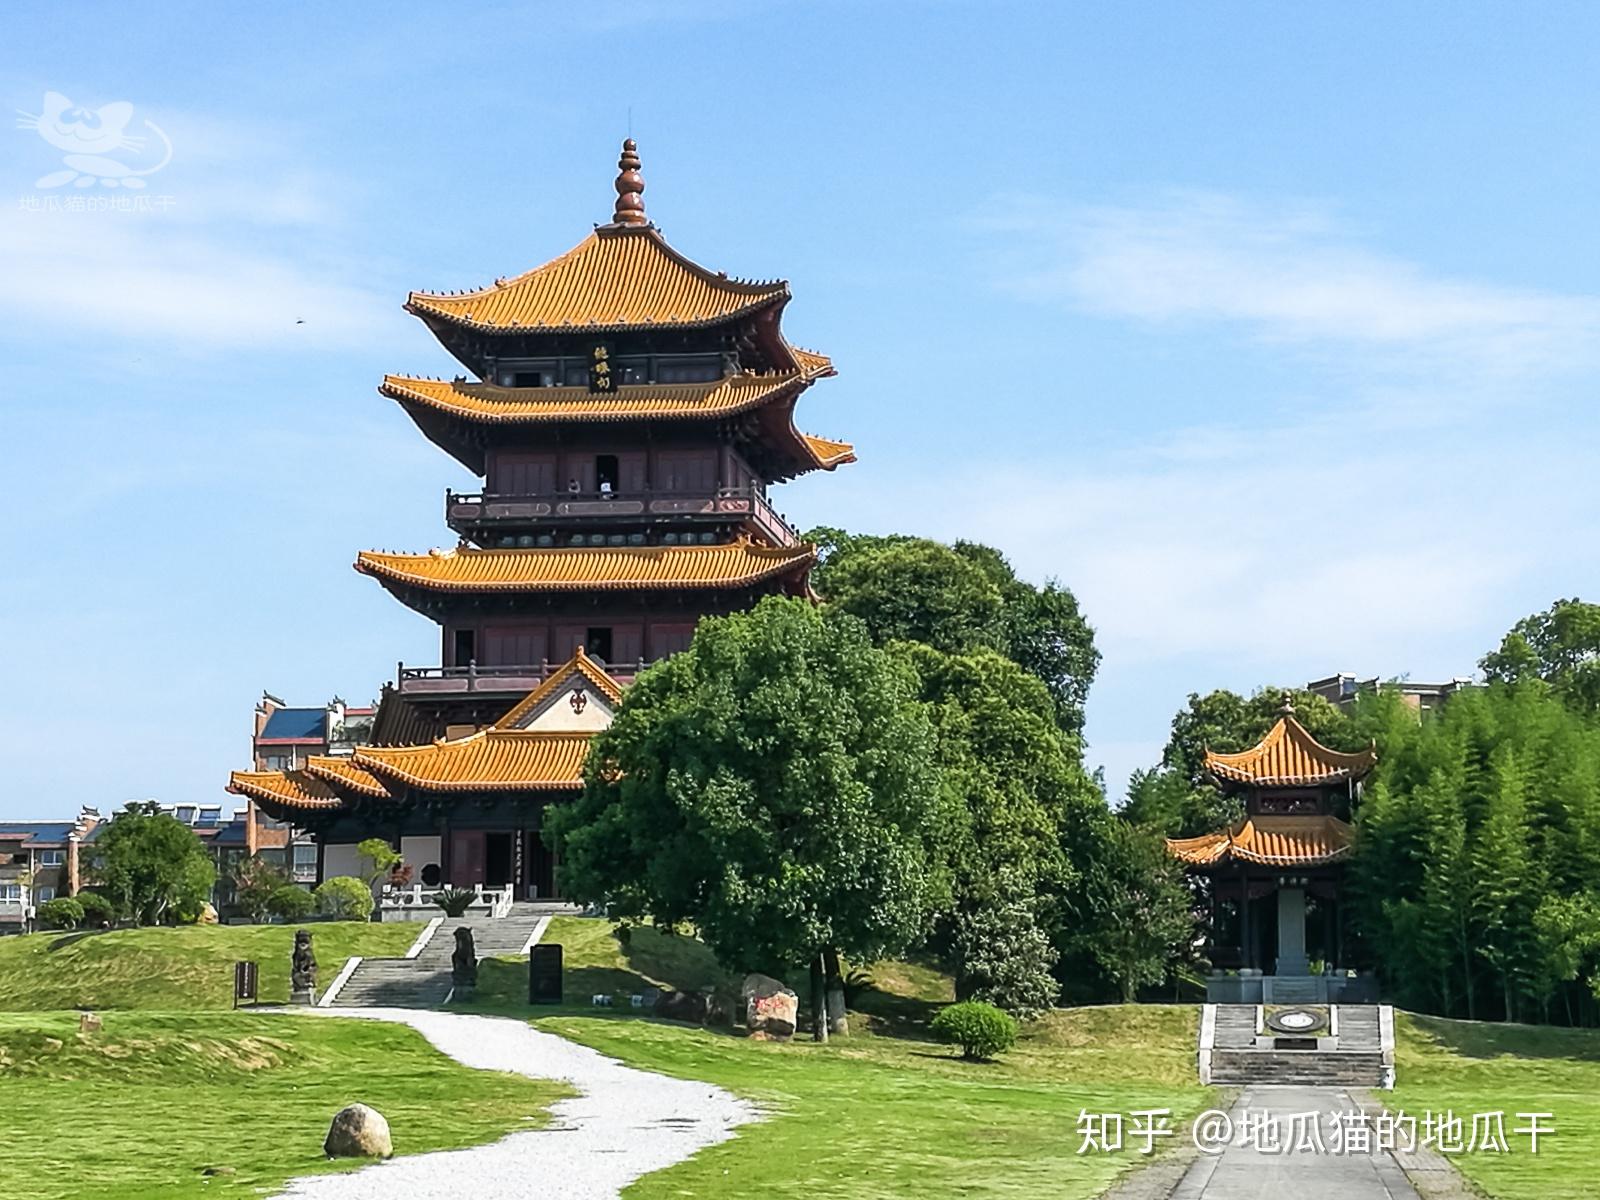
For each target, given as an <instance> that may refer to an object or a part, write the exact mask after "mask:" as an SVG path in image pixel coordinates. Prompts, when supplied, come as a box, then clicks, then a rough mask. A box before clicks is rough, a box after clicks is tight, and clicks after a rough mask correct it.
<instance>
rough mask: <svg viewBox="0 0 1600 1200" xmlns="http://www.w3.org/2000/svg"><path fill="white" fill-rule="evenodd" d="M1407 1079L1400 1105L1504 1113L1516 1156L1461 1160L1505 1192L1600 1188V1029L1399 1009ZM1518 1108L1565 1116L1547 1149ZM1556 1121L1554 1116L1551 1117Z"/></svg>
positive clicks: (1510, 1198)
mask: <svg viewBox="0 0 1600 1200" xmlns="http://www.w3.org/2000/svg"><path fill="white" fill-rule="evenodd" d="M1396 1035H1397V1037H1396V1040H1397V1043H1398V1045H1397V1046H1396V1054H1395V1068H1396V1079H1397V1083H1398V1086H1397V1087H1396V1089H1395V1091H1394V1092H1393V1094H1392V1096H1390V1097H1388V1098H1387V1103H1388V1104H1389V1107H1391V1108H1403V1109H1404V1110H1405V1111H1406V1112H1407V1113H1410V1114H1413V1115H1416V1116H1418V1118H1419V1120H1420V1117H1421V1114H1423V1113H1424V1112H1426V1111H1428V1110H1432V1111H1434V1112H1443V1111H1445V1110H1446V1109H1451V1110H1454V1112H1455V1113H1456V1114H1457V1115H1458V1116H1459V1115H1462V1114H1465V1116H1466V1120H1465V1128H1466V1130H1467V1131H1468V1132H1470V1130H1471V1128H1472V1114H1474V1113H1478V1112H1493V1111H1497V1110H1498V1111H1503V1112H1504V1113H1505V1114H1506V1116H1505V1121H1504V1124H1505V1132H1506V1137H1507V1140H1508V1141H1509V1143H1510V1145H1511V1151H1512V1152H1511V1153H1510V1154H1492V1155H1491V1154H1482V1153H1471V1154H1460V1155H1452V1156H1451V1161H1452V1162H1454V1163H1455V1164H1456V1166H1457V1167H1459V1168H1460V1169H1461V1171H1462V1173H1463V1174H1465V1175H1466V1176H1467V1177H1468V1178H1469V1179H1470V1180H1471V1181H1472V1182H1473V1183H1474V1184H1476V1185H1477V1186H1478V1187H1480V1188H1481V1189H1483V1191H1484V1192H1486V1193H1487V1194H1488V1195H1490V1196H1493V1197H1496V1198H1497V1200H1524V1198H1526V1200H1592V1198H1593V1197H1594V1196H1596V1195H1600V1167H1597V1166H1596V1163H1597V1162H1600V1030H1589V1029H1549V1028H1544V1027H1541V1026H1535V1025H1492V1024H1485V1023H1482V1022H1473V1021H1447V1020H1443V1019H1440V1018H1437V1017H1421V1016H1408V1015H1405V1014H1400V1015H1398V1017H1397V1030H1396ZM1518 1112H1550V1113H1554V1114H1555V1120H1554V1124H1555V1127H1556V1132H1555V1133H1554V1134H1553V1135H1551V1136H1548V1137H1543V1138H1540V1140H1539V1153H1538V1154H1537V1155H1536V1156H1535V1155H1532V1154H1530V1153H1529V1152H1528V1139H1527V1138H1526V1137H1516V1136H1514V1134H1513V1132H1512V1131H1513V1130H1514V1129H1515V1128H1517V1127H1518V1126H1521V1125H1523V1124H1525V1122H1524V1121H1523V1120H1522V1119H1520V1118H1518V1117H1516V1115H1515V1114H1516V1113H1518ZM1546 1124H1549V1122H1546Z"/></svg>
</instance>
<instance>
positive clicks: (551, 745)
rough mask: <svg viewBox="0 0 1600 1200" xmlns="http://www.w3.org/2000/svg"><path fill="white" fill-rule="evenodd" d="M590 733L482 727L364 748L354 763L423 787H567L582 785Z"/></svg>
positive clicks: (444, 789)
mask: <svg viewBox="0 0 1600 1200" xmlns="http://www.w3.org/2000/svg"><path fill="white" fill-rule="evenodd" d="M591 736H592V735H591V734H589V733H548V732H541V733H535V732H532V731H530V730H526V729H484V730H480V731H479V732H477V733H474V734H472V735H471V736H469V737H464V738H457V739H456V740H454V741H449V742H446V741H437V742H434V743H433V744H431V745H428V746H389V747H377V746H363V747H361V748H360V749H359V750H357V751H356V754H355V757H356V762H357V764H358V765H359V766H362V767H364V768H366V769H367V770H369V771H372V772H373V773H374V774H377V775H380V776H382V777H383V778H385V779H388V780H392V781H393V782H396V783H402V784H406V785H408V786H411V787H415V788H421V789H422V790H424V791H436V792H465V791H487V790H491V789H501V788H506V789H522V790H529V789H550V790H557V789H560V790H566V789H571V788H578V787H582V786H583V760H584V758H585V757H586V756H587V755H588V753H589V739H590V737H591Z"/></svg>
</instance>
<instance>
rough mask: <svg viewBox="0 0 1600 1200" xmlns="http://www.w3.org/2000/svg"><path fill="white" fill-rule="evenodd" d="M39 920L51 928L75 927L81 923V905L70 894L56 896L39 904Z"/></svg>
mask: <svg viewBox="0 0 1600 1200" xmlns="http://www.w3.org/2000/svg"><path fill="white" fill-rule="evenodd" d="M39 920H41V921H43V922H44V923H45V924H46V925H48V926H50V928H51V929H76V928H77V927H78V926H79V925H82V924H83V905H81V904H79V903H78V902H77V901H76V900H74V899H73V898H72V897H71V896H57V897H56V898H55V899H54V900H46V901H45V902H44V903H43V904H41V905H39Z"/></svg>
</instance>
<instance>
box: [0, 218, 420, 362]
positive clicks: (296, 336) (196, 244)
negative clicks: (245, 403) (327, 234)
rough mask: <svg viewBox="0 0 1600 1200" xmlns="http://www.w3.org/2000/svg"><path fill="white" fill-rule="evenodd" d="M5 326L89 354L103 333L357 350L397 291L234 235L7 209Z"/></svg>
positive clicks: (159, 222)
mask: <svg viewBox="0 0 1600 1200" xmlns="http://www.w3.org/2000/svg"><path fill="white" fill-rule="evenodd" d="M0 259H4V260H5V261H6V262H7V264H8V267H9V269H10V272H11V277H12V279H13V281H14V283H13V285H12V286H10V287H7V288H6V289H4V290H3V291H0V313H3V314H4V315H5V318H6V321H7V323H8V324H11V325H13V326H18V327H21V328H24V329H30V330H34V331H36V332H37V331H41V330H42V331H43V332H45V333H47V334H51V335H53V336H57V337H59V338H61V339H63V341H62V344H63V347H64V348H68V347H70V348H73V349H75V350H76V351H78V352H82V351H84V350H85V349H86V348H92V346H93V345H94V343H95V342H96V341H97V340H98V339H100V338H102V337H107V336H110V337H160V338H168V339H171V340H172V341H173V342H174V343H175V344H177V345H179V346H182V347H186V348H187V347H198V348H207V347H209V348H213V349H220V348H241V349H262V348H270V347H272V346H275V345H282V346H313V347H330V346H343V345H350V344H354V343H357V342H359V341H361V340H362V339H365V338H370V337H371V336H373V335H374V334H375V333H377V332H379V331H380V330H381V329H382V328H383V326H384V324H385V323H386V320H388V319H390V318H392V315H393V312H394V309H395V304H394V299H393V297H392V296H388V297H385V296H380V295H377V294H375V293H373V292H371V291H369V290H368V289H367V288H366V287H365V286H364V285H363V284H362V283H361V282H359V281H358V279H357V278H356V277H354V276H352V275H351V274H350V273H348V272H345V271H343V270H341V269H339V268H338V267H337V266H319V265H314V264H311V263H307V262H305V261H303V260H300V259H298V258H297V257H296V256H295V255H293V254H291V253H288V252H279V253H274V252H273V251H272V250H271V249H270V248H267V247H264V246H261V244H260V243H259V242H258V240H257V239H254V238H252V237H250V236H248V235H246V234H244V233H242V232H241V231H239V230H238V229H237V228H236V229H235V230H233V231H232V232H230V233H227V234H223V233H221V232H212V231H210V230H207V229H205V228H200V227H196V226H194V225H192V224H190V223H189V222H187V221H185V220H183V219H181V218H173V219H171V220H169V219H168V218H167V217H166V216H165V215H163V214H160V213H151V214H119V213H69V212H55V213H51V212H25V211H19V210H12V211H9V212H6V213H5V214H4V215H0Z"/></svg>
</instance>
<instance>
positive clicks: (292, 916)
mask: <svg viewBox="0 0 1600 1200" xmlns="http://www.w3.org/2000/svg"><path fill="white" fill-rule="evenodd" d="M316 907H317V900H316V897H315V896H313V895H312V894H311V893H310V892H308V891H306V889H305V888H303V887H296V886H295V885H294V884H292V883H286V884H284V885H283V886H282V887H280V888H277V889H275V890H274V891H273V893H272V895H270V896H268V897H267V911H268V912H269V913H271V914H272V915H273V916H275V917H277V918H278V919H279V920H280V921H303V920H305V918H307V917H309V916H310V915H311V911H312V910H313V909H314V908H316Z"/></svg>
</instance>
